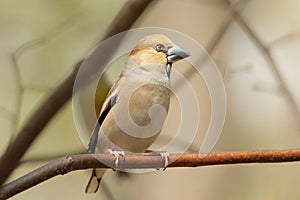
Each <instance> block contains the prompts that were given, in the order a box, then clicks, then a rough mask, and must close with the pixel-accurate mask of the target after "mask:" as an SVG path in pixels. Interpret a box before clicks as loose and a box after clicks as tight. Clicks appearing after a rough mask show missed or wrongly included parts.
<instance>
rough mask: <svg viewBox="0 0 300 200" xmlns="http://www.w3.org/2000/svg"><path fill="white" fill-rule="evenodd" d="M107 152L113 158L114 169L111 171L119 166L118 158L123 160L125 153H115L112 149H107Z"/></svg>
mask: <svg viewBox="0 0 300 200" xmlns="http://www.w3.org/2000/svg"><path fill="white" fill-rule="evenodd" d="M107 152H108V153H109V154H111V155H113V156H114V157H115V158H114V163H115V168H114V169H113V170H115V169H117V168H118V167H119V164H120V158H123V159H124V157H125V152H124V151H115V150H112V149H108V150H107Z"/></svg>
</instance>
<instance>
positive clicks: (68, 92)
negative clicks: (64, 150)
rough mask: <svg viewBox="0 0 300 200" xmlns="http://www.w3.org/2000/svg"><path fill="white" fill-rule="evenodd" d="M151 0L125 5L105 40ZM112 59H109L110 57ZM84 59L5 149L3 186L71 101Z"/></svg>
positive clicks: (0, 175)
mask: <svg viewBox="0 0 300 200" xmlns="http://www.w3.org/2000/svg"><path fill="white" fill-rule="evenodd" d="M150 2H151V0H144V1H140V0H130V1H127V2H126V4H125V5H124V6H123V8H122V9H121V11H120V12H119V14H118V15H117V16H116V18H115V20H114V21H113V23H112V24H111V26H110V27H109V29H108V31H107V33H106V35H105V37H104V39H106V38H108V37H110V36H112V35H114V34H116V33H118V32H121V31H125V30H127V29H129V28H130V27H131V26H132V25H133V23H134V22H135V21H136V19H137V18H138V17H139V16H140V15H141V14H142V13H143V11H144V10H145V9H146V7H147V6H148V5H149V4H150ZM111 53H113V52H111ZM107 59H109V56H108V58H107ZM81 62H82V60H81V61H79V62H78V63H77V64H76V65H75V67H74V71H73V72H72V73H71V74H70V75H69V76H68V77H67V78H66V79H65V80H64V81H63V82H62V83H61V84H60V85H59V86H58V87H57V88H56V89H55V90H54V92H53V93H52V94H51V95H50V96H49V97H48V98H47V99H46V100H45V102H43V103H42V104H41V105H40V107H39V108H38V109H37V110H36V111H35V112H34V113H33V115H32V116H31V117H30V118H29V119H28V121H27V122H26V123H25V125H24V126H23V128H22V129H21V130H20V132H19V133H18V135H17V136H16V138H15V140H14V141H13V142H12V143H11V144H10V146H9V147H8V148H7V149H6V151H5V153H4V154H3V156H2V157H1V159H0V185H2V184H3V183H4V181H5V180H6V179H7V178H8V176H9V175H10V174H11V172H12V171H13V170H14V169H15V168H16V167H17V166H18V164H19V160H20V159H21V158H22V156H23V155H24V153H25V152H26V151H27V149H28V148H29V146H30V145H31V144H32V142H33V141H34V140H35V139H36V137H37V136H38V135H39V133H40V132H41V131H42V130H43V128H44V127H45V126H46V125H47V124H48V122H49V121H50V120H51V119H52V117H53V116H54V115H55V114H56V113H57V112H58V111H59V110H60V108H61V107H62V106H63V105H64V104H65V103H66V102H67V101H68V100H69V99H70V98H71V96H72V90H73V84H74V81H75V78H76V74H77V71H78V69H79V66H80V64H81Z"/></svg>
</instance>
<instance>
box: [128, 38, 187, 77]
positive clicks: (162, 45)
mask: <svg viewBox="0 0 300 200" xmlns="http://www.w3.org/2000/svg"><path fill="white" fill-rule="evenodd" d="M188 56H190V53H189V52H188V51H187V50H185V49H183V48H181V47H179V46H178V45H176V44H174V43H173V42H172V41H171V40H170V39H169V38H168V37H166V36H164V35H160V34H154V35H148V36H146V37H144V38H142V39H141V40H140V41H139V43H138V44H137V45H136V46H135V47H134V49H133V50H132V51H131V53H130V56H129V58H130V59H132V60H134V62H135V63H136V65H137V66H139V67H142V68H143V69H145V70H148V71H151V72H155V71H159V72H167V74H168V76H169V75H170V70H171V66H172V64H173V63H174V62H176V61H178V60H181V59H183V58H186V57H188Z"/></svg>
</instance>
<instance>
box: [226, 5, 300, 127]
mask: <svg viewBox="0 0 300 200" xmlns="http://www.w3.org/2000/svg"><path fill="white" fill-rule="evenodd" d="M226 2H228V3H229V4H230V1H229V0H226ZM234 17H235V20H236V21H237V22H238V23H239V24H240V26H241V27H242V28H243V29H244V30H245V32H246V33H247V34H248V35H249V36H250V37H251V39H252V40H253V41H254V43H255V44H256V46H257V47H258V48H259V49H260V50H261V52H262V53H263V54H264V56H265V58H266V60H267V61H268V62H269V64H270V66H271V68H272V69H273V72H274V74H275V76H276V77H277V80H278V81H279V83H280V86H281V88H282V91H283V92H284V93H285V94H286V97H287V99H288V100H289V102H290V103H291V107H292V109H291V110H292V111H293V112H294V113H295V117H296V123H297V126H298V127H299V128H300V106H298V104H297V100H296V97H295V96H294V94H293V92H292V91H291V89H290V88H289V86H288V84H287V82H286V81H285V79H284V77H283V76H282V73H281V72H280V69H279V66H278V65H277V63H276V62H275V60H274V58H273V56H272V53H271V50H270V49H269V48H268V47H267V45H265V44H264V42H263V41H262V40H261V39H260V38H259V36H258V35H257V34H256V33H255V32H254V31H253V30H252V29H251V27H250V25H249V24H248V23H247V21H246V20H245V19H244V18H243V16H242V15H241V14H240V13H239V10H236V13H235V15H234Z"/></svg>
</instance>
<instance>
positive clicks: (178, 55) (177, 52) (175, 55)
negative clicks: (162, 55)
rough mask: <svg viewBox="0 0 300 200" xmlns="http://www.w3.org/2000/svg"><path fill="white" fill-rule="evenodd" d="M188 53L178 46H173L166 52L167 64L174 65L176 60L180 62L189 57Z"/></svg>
mask: <svg viewBox="0 0 300 200" xmlns="http://www.w3.org/2000/svg"><path fill="white" fill-rule="evenodd" d="M189 56H190V52H188V51H187V50H185V49H183V48H181V47H180V46H178V45H176V44H174V45H173V46H172V47H171V48H169V49H168V51H167V59H168V63H174V62H176V61H178V60H181V59H183V58H186V57H189Z"/></svg>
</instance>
